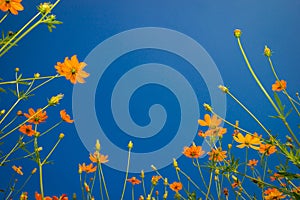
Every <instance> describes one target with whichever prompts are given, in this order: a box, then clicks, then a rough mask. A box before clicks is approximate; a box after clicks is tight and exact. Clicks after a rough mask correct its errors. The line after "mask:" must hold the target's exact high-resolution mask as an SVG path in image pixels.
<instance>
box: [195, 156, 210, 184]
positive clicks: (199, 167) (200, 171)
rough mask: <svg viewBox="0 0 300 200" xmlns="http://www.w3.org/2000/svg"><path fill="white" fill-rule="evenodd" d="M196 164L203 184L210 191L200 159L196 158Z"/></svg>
mask: <svg viewBox="0 0 300 200" xmlns="http://www.w3.org/2000/svg"><path fill="white" fill-rule="evenodd" d="M196 162H197V168H198V171H199V174H200V177H201V180H202V182H203V184H204V186H205V188H206V189H208V186H207V184H206V182H205V180H204V177H203V174H202V170H201V166H200V164H199V160H198V158H196Z"/></svg>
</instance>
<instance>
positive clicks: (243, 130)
mask: <svg viewBox="0 0 300 200" xmlns="http://www.w3.org/2000/svg"><path fill="white" fill-rule="evenodd" d="M211 113H212V114H214V115H216V116H217V117H218V118H220V119H221V120H222V121H224V122H225V123H226V124H228V125H230V126H232V127H234V128H235V129H238V130H240V131H242V132H244V133H248V134H252V133H250V132H249V131H247V130H245V129H242V128H240V127H238V126H236V125H235V124H233V123H231V122H229V121H227V120H226V119H224V118H222V117H221V116H220V115H218V114H217V113H215V112H214V111H213V110H212V111H211Z"/></svg>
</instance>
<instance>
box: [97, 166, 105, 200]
mask: <svg viewBox="0 0 300 200" xmlns="http://www.w3.org/2000/svg"><path fill="white" fill-rule="evenodd" d="M99 165H100V163H99V164H98V178H99V186H100V196H101V199H102V200H104V197H103V191H102V178H101V171H100V167H99Z"/></svg>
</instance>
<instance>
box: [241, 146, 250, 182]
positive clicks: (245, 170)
mask: <svg viewBox="0 0 300 200" xmlns="http://www.w3.org/2000/svg"><path fill="white" fill-rule="evenodd" d="M248 152H249V149H248V148H246V158H245V169H244V174H246V173H247V162H248V154H249V153H248ZM244 180H245V176H243V178H242V182H241V185H242V184H243V182H244Z"/></svg>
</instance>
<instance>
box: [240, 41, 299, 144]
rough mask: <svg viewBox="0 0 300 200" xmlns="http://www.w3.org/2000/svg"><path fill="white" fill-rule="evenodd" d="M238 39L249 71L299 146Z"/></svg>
mask: <svg viewBox="0 0 300 200" xmlns="http://www.w3.org/2000/svg"><path fill="white" fill-rule="evenodd" d="M237 41H238V45H239V47H240V50H241V52H242V54H243V57H244V60H245V62H246V64H247V67H248V69H249V71H250V72H251V74H252V76H253V78H254V79H255V81H256V83H257V84H258V86H259V87H260V89H261V90H262V91H263V93H264V94H265V96H266V97H267V99H268V100H269V102H270V103H271V105H272V106H273V108H274V109H275V111H276V112H277V114H278V115H279V118H280V119H281V120H282V121H283V123H284V125H285V126H286V128H287V129H288V131H289V133H290V135H291V136H292V137H293V139H294V140H295V142H296V143H297V145H298V146H300V142H299V140H298V138H297V137H296V136H295V134H294V133H293V131H292V130H291V128H290V126H289V124H288V123H287V121H286V119H285V116H284V115H283V114H282V113H281V112H280V110H279V109H278V108H277V106H276V104H275V103H274V101H273V100H272V98H271V97H270V95H269V94H268V93H267V91H266V90H265V88H264V87H263V85H262V84H261V82H260V81H259V79H258V78H257V76H256V74H255V73H254V71H253V69H252V67H251V65H250V63H249V61H248V58H247V56H246V54H245V52H244V49H243V46H242V44H241V41H240V38H237Z"/></svg>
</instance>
